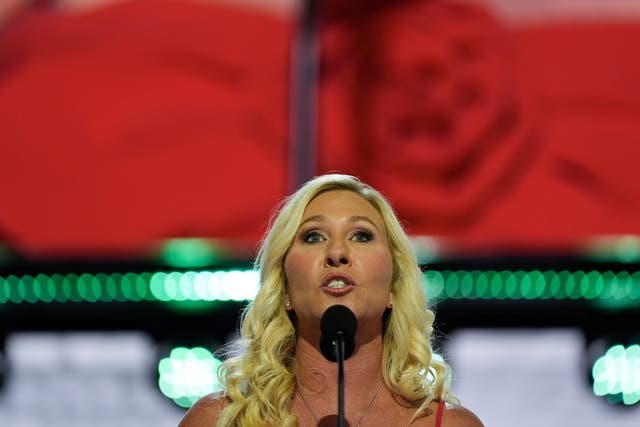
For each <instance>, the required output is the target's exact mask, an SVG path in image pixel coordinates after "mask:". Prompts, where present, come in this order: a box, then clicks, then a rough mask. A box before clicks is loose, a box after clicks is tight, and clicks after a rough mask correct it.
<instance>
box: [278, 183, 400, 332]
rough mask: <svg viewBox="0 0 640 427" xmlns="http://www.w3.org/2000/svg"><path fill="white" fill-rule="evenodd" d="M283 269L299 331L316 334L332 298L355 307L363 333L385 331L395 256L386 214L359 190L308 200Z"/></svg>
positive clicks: (335, 302) (319, 196)
mask: <svg viewBox="0 0 640 427" xmlns="http://www.w3.org/2000/svg"><path fill="white" fill-rule="evenodd" d="M284 269H285V274H286V277H287V293H288V296H289V298H290V300H291V303H292V305H293V309H294V310H295V312H296V315H297V318H298V332H299V335H301V336H305V334H308V335H307V336H309V338H310V339H314V338H315V337H314V335H315V334H319V322H320V318H321V317H322V314H323V313H324V311H325V310H326V309H327V308H329V307H330V306H332V305H334V304H342V305H345V306H347V307H349V308H350V309H351V310H352V311H353V312H354V313H355V315H356V317H357V319H358V333H359V335H360V334H368V335H370V336H374V335H375V334H380V333H381V332H382V327H381V325H382V324H381V319H382V314H383V313H384V310H385V308H386V307H387V304H388V301H389V297H390V292H391V280H392V275H393V262H392V257H391V251H390V249H389V243H388V237H387V231H386V227H385V224H384V221H383V219H382V216H381V215H380V214H379V213H378V211H377V210H376V209H375V208H374V207H373V205H371V204H370V203H369V202H368V201H367V200H365V199H364V198H362V197H361V196H359V195H358V194H356V193H354V192H352V191H348V190H331V191H327V192H324V193H321V194H319V195H318V196H316V197H315V198H314V199H313V200H312V201H311V202H310V203H309V204H308V205H307V208H306V209H305V211H304V214H303V216H302V222H301V224H300V227H299V229H298V232H297V234H296V237H295V239H294V242H293V244H292V245H291V248H290V249H289V252H288V254H287V256H286V258H285V262H284Z"/></svg>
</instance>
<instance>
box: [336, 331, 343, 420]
mask: <svg viewBox="0 0 640 427" xmlns="http://www.w3.org/2000/svg"><path fill="white" fill-rule="evenodd" d="M336 361H337V362H338V427H344V334H343V333H342V331H338V333H337V334H336Z"/></svg>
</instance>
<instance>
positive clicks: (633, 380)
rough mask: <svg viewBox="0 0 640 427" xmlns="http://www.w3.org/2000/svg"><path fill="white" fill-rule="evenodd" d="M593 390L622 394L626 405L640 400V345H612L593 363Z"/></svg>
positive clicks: (603, 393)
mask: <svg viewBox="0 0 640 427" xmlns="http://www.w3.org/2000/svg"><path fill="white" fill-rule="evenodd" d="M592 376H593V392H594V393H595V394H596V395H597V396H611V397H615V396H619V395H621V396H622V402H623V403H624V404H625V405H633V404H635V403H638V402H640V345H637V344H636V345H632V346H631V347H628V348H626V349H625V348H624V346H622V345H615V346H613V347H611V348H610V349H609V350H607V352H606V353H605V354H604V356H602V357H600V358H599V359H598V360H596V362H595V363H594V365H593V369H592Z"/></svg>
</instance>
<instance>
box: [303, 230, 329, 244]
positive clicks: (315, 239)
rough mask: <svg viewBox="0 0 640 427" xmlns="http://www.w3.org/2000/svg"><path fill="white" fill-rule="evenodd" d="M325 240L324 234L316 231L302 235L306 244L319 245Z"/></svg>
mask: <svg viewBox="0 0 640 427" xmlns="http://www.w3.org/2000/svg"><path fill="white" fill-rule="evenodd" d="M323 240H324V237H322V234H320V233H319V232H318V231H316V230H311V231H307V232H305V233H303V234H302V241H304V242H305V243H319V242H322V241H323Z"/></svg>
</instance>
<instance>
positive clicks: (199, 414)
mask: <svg viewBox="0 0 640 427" xmlns="http://www.w3.org/2000/svg"><path fill="white" fill-rule="evenodd" d="M226 402H227V398H226V397H225V396H224V394H222V393H212V394H208V395H206V396H204V397H202V398H201V399H200V400H198V401H197V402H196V403H195V404H194V405H193V406H192V407H191V409H189V410H188V411H187V413H186V414H184V417H183V418H182V420H181V421H180V424H178V427H214V426H215V425H216V423H217V422H218V416H219V415H220V412H221V411H222V409H223V408H224V405H225V403H226Z"/></svg>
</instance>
